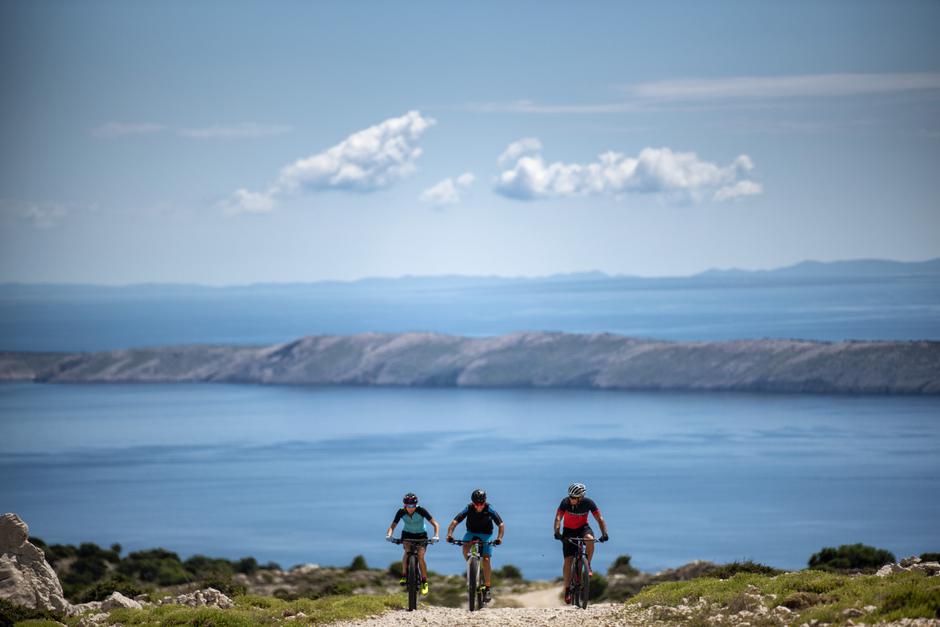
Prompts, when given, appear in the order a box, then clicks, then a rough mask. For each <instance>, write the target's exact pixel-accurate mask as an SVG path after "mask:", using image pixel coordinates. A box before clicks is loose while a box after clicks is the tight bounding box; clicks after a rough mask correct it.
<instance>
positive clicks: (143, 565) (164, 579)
mask: <svg viewBox="0 0 940 627" xmlns="http://www.w3.org/2000/svg"><path fill="white" fill-rule="evenodd" d="M118 570H119V571H120V572H121V573H122V574H124V575H128V576H129V577H136V578H137V579H139V580H141V581H143V582H147V583H156V584H158V585H161V586H173V585H177V584H181V583H186V582H188V581H192V579H193V576H192V574H190V573H189V572H188V571H187V570H186V568H184V567H183V564H182V563H181V562H180V558H179V555H177V554H176V553H173V552H172V551H167V550H166V549H159V548H158V549H150V550H148V551H135V552H133V553H131V554H130V555H128V556H127V557H125V558H124V559H123V560H121V563H120V565H119V566H118Z"/></svg>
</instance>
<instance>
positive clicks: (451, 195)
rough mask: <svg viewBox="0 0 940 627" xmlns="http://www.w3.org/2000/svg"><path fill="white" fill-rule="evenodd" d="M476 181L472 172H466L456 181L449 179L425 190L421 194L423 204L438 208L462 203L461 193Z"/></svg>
mask: <svg viewBox="0 0 940 627" xmlns="http://www.w3.org/2000/svg"><path fill="white" fill-rule="evenodd" d="M475 179H476V177H474V176H473V173H472V172H464V173H463V174H461V175H460V176H458V177H457V178H456V179H454V178H451V177H448V178H446V179H444V180H443V181H441V182H440V183H438V184H437V185H434V186H432V187H429V188H428V189H426V190H424V192H422V193H421V202H424V203H428V204H431V205H434V206H436V207H443V206H446V205H455V204H457V203H458V202H460V194H461V192H463V191H464V190H466V189H467V188H468V187H470V185H472V184H473V181H474V180H475Z"/></svg>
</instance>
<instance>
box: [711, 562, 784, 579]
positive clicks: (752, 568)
mask: <svg viewBox="0 0 940 627" xmlns="http://www.w3.org/2000/svg"><path fill="white" fill-rule="evenodd" d="M782 572H784V571H782V570H779V569H777V568H772V567H770V566H765V565H763V564H758V563H756V562H752V561H751V560H748V561H746V562H731V563H729V564H722V565H720V566H716V567H715V568H714V569H713V570H709V571H708V573H707V574H706V576H707V577H715V578H717V579H730V578H731V577H734V576H735V575H737V574H738V573H757V574H759V575H771V576H773V575H779V574H780V573H782Z"/></svg>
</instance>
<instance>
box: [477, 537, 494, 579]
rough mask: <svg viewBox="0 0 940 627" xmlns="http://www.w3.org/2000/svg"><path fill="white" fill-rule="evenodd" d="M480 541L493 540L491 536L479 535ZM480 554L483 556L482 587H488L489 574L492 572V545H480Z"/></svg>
mask: <svg viewBox="0 0 940 627" xmlns="http://www.w3.org/2000/svg"><path fill="white" fill-rule="evenodd" d="M479 537H480V539H481V540H483V541H484V542H490V541H492V539H493V535H492V534H490V535H482V534H480V536H479ZM480 554H481V555H483V582H484V585H485V586H486V587H487V588H489V587H490V573H491V572H492V566H491V558H492V557H493V545H492V544H482V545H480Z"/></svg>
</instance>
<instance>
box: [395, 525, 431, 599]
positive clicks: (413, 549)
mask: <svg viewBox="0 0 940 627" xmlns="http://www.w3.org/2000/svg"><path fill="white" fill-rule="evenodd" d="M388 541H389V542H391V543H392V544H402V543H404V542H407V543H408V545H409V546H408V552H407V553H406V554H405V567H406V570H405V573H406V574H405V579H406V580H407V582H408V583H407V584H406V586H405V587H406V588H407V590H408V611H409V612H411V611H413V610H415V609H417V607H418V588H420V587H421V568H420V567H419V566H418V549H419V548H420V547H423V546H424V547H426V546H428V545H430V544H434V542H435V540H433V539H431V538H424V539H421V540H402V539H401V538H388Z"/></svg>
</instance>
